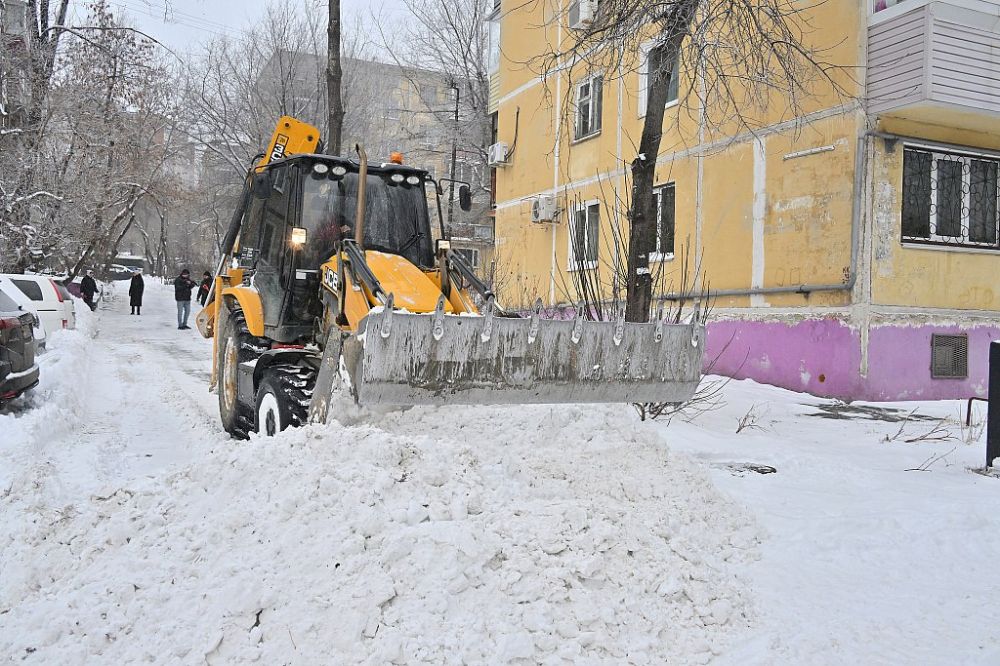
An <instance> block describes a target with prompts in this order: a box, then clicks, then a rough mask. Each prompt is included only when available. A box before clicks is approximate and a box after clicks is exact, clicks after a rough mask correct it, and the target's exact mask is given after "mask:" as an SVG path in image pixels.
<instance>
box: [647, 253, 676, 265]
mask: <svg viewBox="0 0 1000 666" xmlns="http://www.w3.org/2000/svg"><path fill="white" fill-rule="evenodd" d="M673 260H674V253H673V252H669V253H667V254H663V253H661V252H653V253H651V254H650V255H649V261H650V263H654V262H655V263H664V262H667V261H673Z"/></svg>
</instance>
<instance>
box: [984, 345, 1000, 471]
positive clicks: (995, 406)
mask: <svg viewBox="0 0 1000 666" xmlns="http://www.w3.org/2000/svg"><path fill="white" fill-rule="evenodd" d="M989 373H990V374H989V379H990V383H989V405H988V406H987V409H986V466H987V467H989V466H991V465H992V464H993V459H994V458H998V457H1000V342H991V343H990V370H989Z"/></svg>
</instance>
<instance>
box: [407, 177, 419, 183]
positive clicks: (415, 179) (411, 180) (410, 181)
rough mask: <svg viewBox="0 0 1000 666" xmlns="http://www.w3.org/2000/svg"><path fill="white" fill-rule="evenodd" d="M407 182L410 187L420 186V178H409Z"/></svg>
mask: <svg viewBox="0 0 1000 666" xmlns="http://www.w3.org/2000/svg"><path fill="white" fill-rule="evenodd" d="M406 182H407V183H409V184H410V185H419V184H420V178H419V177H418V176H407V177H406Z"/></svg>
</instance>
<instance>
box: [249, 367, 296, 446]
mask: <svg viewBox="0 0 1000 666" xmlns="http://www.w3.org/2000/svg"><path fill="white" fill-rule="evenodd" d="M291 424H292V410H291V406H290V404H289V397H288V394H286V393H284V392H283V391H282V390H281V387H280V386H278V382H276V381H275V380H274V379H273V378H271V377H268V378H267V379H265V380H264V381H263V382H261V384H260V388H259V389H257V432H258V433H260V434H261V435H265V436H267V437H274V436H275V435H277V434H278V433H279V432H281V431H282V430H284V429H285V428H287V427H288V426H289V425H291Z"/></svg>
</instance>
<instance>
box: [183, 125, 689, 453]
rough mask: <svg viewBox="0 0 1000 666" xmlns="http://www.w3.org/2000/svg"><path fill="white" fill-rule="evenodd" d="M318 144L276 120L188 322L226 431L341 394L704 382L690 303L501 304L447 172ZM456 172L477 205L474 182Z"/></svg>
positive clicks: (439, 398) (580, 397) (289, 415)
mask: <svg viewBox="0 0 1000 666" xmlns="http://www.w3.org/2000/svg"><path fill="white" fill-rule="evenodd" d="M319 146H320V136H319V131H318V130H317V129H316V128H315V127H312V126H310V125H308V124H306V123H303V122H300V121H298V120H296V119H294V118H290V117H287V116H285V117H282V118H281V119H280V120H279V122H278V126H277V128H276V130H275V133H274V136H273V137H272V139H271V143H270V145H269V147H268V150H267V152H266V153H264V154H263V155H262V156H261V158H260V160H259V161H258V162H257V163H256V164H255V165H254V166H253V167H252V168H251V169H250V171H249V173H248V174H247V179H246V184H245V187H244V192H243V195H242V198H241V201H240V203H239V205H238V207H237V210H236V211H235V212H234V215H233V218H232V222H231V224H230V228H229V230H228V232H227V234H226V237H225V239H224V241H223V257H222V260H221V262H220V264H219V267H218V270H217V271H216V275H215V282H214V290H213V292H212V294H211V295H210V300H209V302H208V304H207V306H206V307H205V309H204V310H202V311H201V312H200V313H199V314H198V316H197V319H196V321H197V325H198V329H199V331H201V333H202V335H204V336H205V337H211V338H213V340H214V344H213V350H214V351H213V375H212V377H213V380H212V381H213V383H216V384H217V385H218V394H219V411H220V415H221V417H222V424H223V427H224V428H225V429H226V430H227V431H228V432H229V433H231V434H232V435H234V436H236V437H247V436H248V435H249V433H250V432H252V431H261V432H264V433H266V434H269V435H271V434H274V433H276V432H278V431H280V430H283V429H284V428H286V427H288V426H291V425H300V424H303V423H305V422H306V421H313V422H325V421H326V419H327V416H328V411H329V406H330V404H331V403H330V399H331V397H332V396H333V395H335V394H337V393H338V392H339V393H341V394H349V395H350V396H352V397H353V399H354V400H355V401H356V402H357V403H359V404H361V405H377V404H390V405H416V404H449V403H464V404H498V403H502V404H511V403H565V402H625V403H630V402H676V403H680V402H684V401H686V400H688V399H689V398H690V397H691V396H692V394H693V393H694V391H695V388H696V387H697V384H698V381H699V379H700V377H701V360H702V349H703V345H702V344H700V341H701V339H702V337H703V335H704V326H703V323H702V322H701V321H699V317H698V314H697V311H695V314H694V316H693V317H692V318H691V320H690V321H689V322H687V323H671V322H667V321H664V320H662V319H661V320H657V321H653V322H650V323H626V322H625V321H624V319H617V320H616V321H589V320H588V319H587V318H586V316H585V313H584V312H583V311H582V310H578V312H577V316H576V318H575V319H570V320H560V319H546V318H543V316H542V307H541V303H540V302H538V303H536V305H535V308H534V310H533V311H532V312H528V313H526V314H523V315H519V314H517V313H513V312H508V311H505V310H503V309H501V308H500V307H499V305H498V304H497V303H496V299H495V297H494V295H493V293H492V292H491V291H490V289H489V288H488V287H487V286H486V285H485V284H484V283H483V282H482V281H481V280H480V279H479V278H478V277H477V276H476V275H475V273H474V271H473V269H472V267H471V266H470V265H469V264H468V263H467V262H466V260H465V259H464V258H463V257H462V255H461V254H459V253H458V252H455V251H453V250H452V249H451V247H450V243H449V240H448V234H447V230H446V229H445V228H444V224H443V220H442V216H441V193H442V187H441V183H440V182H438V181H435V180H434V179H433V178H432V177H431V176H430V175H429V174H428V172H427V171H425V170H422V169H418V168H413V167H410V166H406V165H404V164H402V160H401V159H398V158H397V159H393V160H391V161H389V162H387V163H384V164H380V165H378V166H376V165H370V164H368V159H367V157H366V155H365V152H364V150H363V149H362V148H361V147H360V146H357V147H356V152H357V154H358V158H357V159H348V158H344V157H338V156H334V155H323V154H317V151H319V150H320V148H319ZM442 180H443V179H442ZM362 185H363V186H362ZM454 185H459V187H458V193H459V206H460V208H461V209H462V210H468V209H469V205H470V192H469V186H468V184H466V183H458V182H457V181H456V182H455V183H453V184H452V186H454ZM429 194H430V195H431V196H432V197H433V200H434V201H436V203H437V205H436V208H437V217H438V223H439V225H440V237H439V238H438V239H437V240H435V239H433V238H432V233H431V222H430V215H429V213H428V209H429V206H428V200H429V196H428V195H429ZM477 304H479V305H478V306H477Z"/></svg>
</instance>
